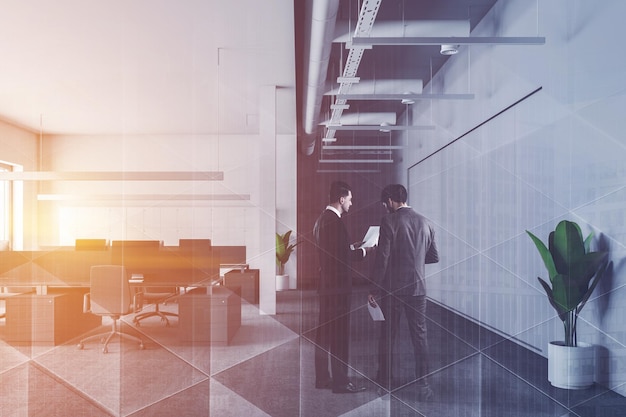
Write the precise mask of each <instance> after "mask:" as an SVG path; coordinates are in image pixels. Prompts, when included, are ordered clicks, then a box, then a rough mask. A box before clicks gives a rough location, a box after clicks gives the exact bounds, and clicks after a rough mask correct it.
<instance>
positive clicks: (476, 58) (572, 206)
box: [397, 0, 626, 394]
mask: <svg viewBox="0 0 626 417" xmlns="http://www.w3.org/2000/svg"><path fill="white" fill-rule="evenodd" d="M537 5H538V8H539V10H537ZM624 15H626V2H623V1H621V0H612V1H603V2H588V1H582V0H577V1H573V0H560V1H556V0H549V1H548V0H541V1H539V2H529V1H527V0H507V1H500V2H498V3H497V4H496V6H495V7H494V8H493V9H492V10H491V11H490V13H489V15H488V16H487V17H486V18H485V19H484V21H483V22H481V24H480V25H479V26H478V27H477V28H476V29H475V30H474V31H473V33H472V35H473V36H545V37H546V44H545V45H543V46H503V45H496V46H481V45H474V46H471V47H469V48H468V47H462V48H461V52H460V53H459V54H458V55H456V56H454V57H452V58H451V59H450V60H449V61H448V62H447V64H446V66H445V69H444V70H443V71H442V72H440V73H439V74H437V77H436V79H435V80H434V81H433V83H432V84H431V85H429V86H426V87H425V89H424V91H425V92H430V91H431V90H430V89H431V88H432V91H434V92H448V93H465V92H472V93H475V94H476V99H475V100H472V101H456V102H454V101H443V100H442V101H434V102H433V103H432V106H433V107H432V109H431V107H430V106H431V104H430V103H423V102H422V103H417V104H416V105H414V106H413V109H412V111H413V112H414V113H413V120H414V123H416V124H420V123H422V122H423V121H424V119H426V120H428V121H430V118H431V114H432V121H433V122H434V123H435V124H436V125H437V126H438V129H437V130H436V131H435V132H433V133H430V134H421V135H422V136H420V138H419V139H417V140H416V141H409V143H411V144H412V145H411V148H410V151H408V152H405V153H404V161H403V164H402V166H400V167H399V170H398V172H397V174H398V176H399V178H400V179H405V178H407V176H408V179H409V198H410V203H411V205H413V206H414V207H415V208H416V209H417V210H418V211H420V212H422V213H424V214H425V215H426V216H428V217H429V218H430V219H432V221H433V222H434V223H435V226H436V228H437V232H438V235H437V239H438V243H439V247H440V253H441V262H440V264H438V265H436V266H432V267H430V269H429V270H428V271H429V278H428V289H429V295H430V296H431V297H432V298H433V299H435V300H436V301H438V302H441V303H443V304H445V305H447V306H449V307H451V308H453V309H455V310H457V311H459V312H461V313H463V314H465V315H467V316H469V317H471V318H473V319H475V320H477V321H479V322H481V323H483V324H486V325H488V326H491V327H493V328H495V329H497V330H499V331H500V332H502V333H503V334H506V335H510V336H511V337H513V338H514V339H515V340H517V341H519V342H520V343H522V344H524V345H527V346H530V347H531V348H532V349H535V350H536V351H538V352H539V353H540V354H542V355H544V356H545V355H547V345H548V342H549V341H551V340H559V339H562V337H563V335H562V333H563V331H562V324H561V322H560V321H559V320H558V317H556V315H555V312H554V310H552V308H551V307H550V305H549V304H548V301H547V298H546V296H545V293H544V292H543V290H542V289H541V287H540V286H539V284H538V282H537V276H541V277H543V278H546V272H545V270H544V267H543V264H542V262H541V260H540V257H539V255H538V254H537V252H536V249H535V247H534V245H533V244H532V242H531V241H530V239H529V237H528V236H527V235H526V233H525V230H530V231H532V232H533V233H535V234H537V235H538V236H540V237H542V238H543V239H544V240H545V239H546V238H547V235H548V233H549V231H550V230H553V229H554V227H555V226H556V224H557V223H558V221H560V220H561V219H569V220H573V221H576V222H578V223H579V224H580V225H581V227H582V228H583V230H584V232H585V233H588V232H590V231H593V232H594V233H595V234H596V244H597V242H598V240H599V239H598V238H600V237H601V239H602V240H603V245H605V247H608V249H609V250H610V253H611V259H612V260H613V261H614V263H615V267H614V271H613V275H612V276H611V277H610V278H609V279H607V280H606V281H605V282H604V283H603V285H602V286H601V287H600V288H598V289H597V290H596V292H595V296H596V298H594V299H593V300H592V301H591V302H590V303H589V304H588V305H587V306H586V307H585V309H584V310H583V312H582V316H581V319H580V321H579V325H578V326H579V329H578V332H579V341H587V342H592V343H596V344H598V345H600V346H601V349H600V352H601V353H602V357H601V359H600V363H601V369H600V373H601V375H599V382H601V383H603V384H605V385H607V386H609V387H610V388H612V389H614V390H616V391H618V392H620V393H622V394H626V387H625V386H624V385H623V384H624V382H626V322H625V321H624V317H625V316H626V286H625V284H626V277H625V276H624V261H623V259H624V255H626V168H625V167H626V164H625V163H624V161H625V160H626V136H624V133H623V132H624V131H626V119H625V118H624V117H623V114H622V113H623V109H624V108H626V83H625V82H624V79H626V60H624V59H623V56H622V54H621V53H619V52H618V53H615V50H614V49H613V48H612V47H611V42H613V41H617V44H618V45H619V44H620V43H619V40H620V39H622V38H623V37H624V24H623V16H624ZM538 88H541V90H540V91H539V92H537V93H536V94H533V95H532V96H531V97H529V98H527V99H526V100H524V101H522V102H521V103H520V104H518V105H516V106H514V107H513V108H511V109H510V110H508V111H506V112H505V113H503V114H501V115H500V116H498V117H496V118H494V119H493V120H492V121H490V122H489V123H487V124H485V125H484V126H482V127H480V128H478V129H476V130H475V131H473V132H472V133H470V134H467V135H466V136H464V137H463V138H462V139H460V140H459V141H457V142H455V143H454V144H453V145H451V146H449V147H447V148H446V149H445V150H442V151H441V152H439V153H437V154H436V155H434V156H432V157H430V158H428V159H427V160H425V161H424V162H422V163H420V164H417V165H415V164H416V163H417V162H418V161H420V160H422V159H423V158H424V157H426V156H427V155H429V154H430V153H432V152H433V151H435V150H437V149H439V148H441V147H442V146H443V145H445V144H447V143H449V142H450V141H452V140H454V139H456V138H459V137H460V136H462V135H463V134H465V133H466V132H468V131H470V130H471V129H472V128H474V127H476V126H477V125H479V124H480V123H482V122H483V121H485V120H487V119H489V118H490V117H491V116H493V115H495V114H497V113H498V112H499V111H501V110H503V109H505V108H506V107H507V106H509V105H511V104H513V103H515V102H516V101H517V100H519V99H521V98H523V97H524V96H526V95H527V94H529V93H531V92H533V91H534V90H536V89H538ZM431 110H432V113H431Z"/></svg>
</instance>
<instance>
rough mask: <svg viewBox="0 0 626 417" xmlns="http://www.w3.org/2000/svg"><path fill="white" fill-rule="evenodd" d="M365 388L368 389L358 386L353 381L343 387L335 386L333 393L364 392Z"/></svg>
mask: <svg viewBox="0 0 626 417" xmlns="http://www.w3.org/2000/svg"><path fill="white" fill-rule="evenodd" d="M365 390H366V388H365V387H357V386H356V385H354V384H353V383H352V382H348V383H347V384H346V385H344V386H342V387H334V388H333V393H334V394H355V393H357V392H363V391H365Z"/></svg>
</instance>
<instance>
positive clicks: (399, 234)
mask: <svg viewBox="0 0 626 417" xmlns="http://www.w3.org/2000/svg"><path fill="white" fill-rule="evenodd" d="M436 262H439V253H438V251H437V245H436V244H435V232H434V230H433V228H432V226H431V225H430V223H429V222H428V220H427V219H426V218H425V217H424V216H422V215H421V214H418V213H416V212H415V211H414V210H413V209H412V208H410V207H402V208H400V209H398V210H396V211H395V212H393V213H389V214H387V215H385V216H384V217H383V218H382V220H381V224H380V235H379V238H378V249H377V250H376V260H375V261H374V267H373V269H372V275H371V279H372V282H374V283H375V288H374V289H373V290H372V293H374V294H376V293H378V292H380V290H381V289H382V290H385V291H387V292H392V293H394V294H397V295H426V282H425V264H427V263H436Z"/></svg>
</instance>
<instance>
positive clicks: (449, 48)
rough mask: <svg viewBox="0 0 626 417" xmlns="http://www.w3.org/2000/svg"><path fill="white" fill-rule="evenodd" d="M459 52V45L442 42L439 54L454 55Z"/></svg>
mask: <svg viewBox="0 0 626 417" xmlns="http://www.w3.org/2000/svg"><path fill="white" fill-rule="evenodd" d="M458 52H459V45H451V44H443V45H441V50H440V51H439V53H440V54H441V55H454V54H457V53H458Z"/></svg>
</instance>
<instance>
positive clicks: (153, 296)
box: [133, 287, 178, 326]
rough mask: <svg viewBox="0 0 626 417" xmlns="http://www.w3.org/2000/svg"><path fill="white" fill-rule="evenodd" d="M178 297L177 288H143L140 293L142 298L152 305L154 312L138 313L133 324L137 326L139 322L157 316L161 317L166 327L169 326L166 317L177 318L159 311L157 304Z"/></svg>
mask: <svg viewBox="0 0 626 417" xmlns="http://www.w3.org/2000/svg"><path fill="white" fill-rule="evenodd" d="M177 295H178V288H177V287H144V289H143V292H142V298H143V300H144V301H147V302H149V303H151V304H154V311H147V312H145V313H139V314H137V315H136V316H135V318H134V319H133V323H135V325H137V326H139V321H140V320H143V319H146V318H148V317H153V316H158V317H161V321H164V322H165V325H166V326H169V325H170V321H169V319H168V318H167V316H170V317H178V314H176V313H170V312H168V311H161V310H160V309H159V304H161V303H164V302H165V301H167V300H168V299H169V298H171V297H175V296H177Z"/></svg>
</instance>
